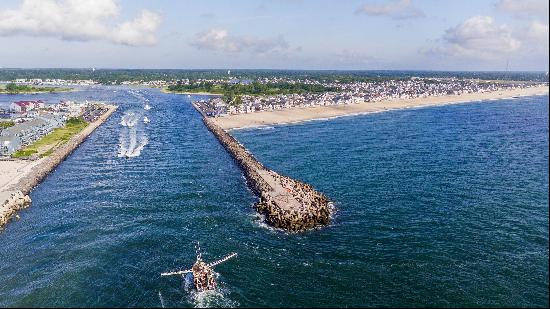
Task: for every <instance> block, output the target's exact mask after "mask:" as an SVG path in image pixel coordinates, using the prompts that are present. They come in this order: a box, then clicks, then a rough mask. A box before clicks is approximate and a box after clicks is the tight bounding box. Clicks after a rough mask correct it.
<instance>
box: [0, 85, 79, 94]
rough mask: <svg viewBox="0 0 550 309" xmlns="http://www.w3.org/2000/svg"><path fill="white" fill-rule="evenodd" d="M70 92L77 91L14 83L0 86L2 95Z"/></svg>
mask: <svg viewBox="0 0 550 309" xmlns="http://www.w3.org/2000/svg"><path fill="white" fill-rule="evenodd" d="M69 91H75V89H74V88H62V87H34V86H29V85H16V84H13V83H10V84H6V85H3V86H0V94H39V93H55V92H69Z"/></svg>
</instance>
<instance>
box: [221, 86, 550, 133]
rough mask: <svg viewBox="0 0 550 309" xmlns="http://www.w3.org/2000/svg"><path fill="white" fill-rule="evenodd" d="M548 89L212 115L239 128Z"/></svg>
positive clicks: (538, 89) (538, 92)
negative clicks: (219, 115)
mask: <svg viewBox="0 0 550 309" xmlns="http://www.w3.org/2000/svg"><path fill="white" fill-rule="evenodd" d="M547 93H548V86H537V87H530V88H522V89H512V90H500V91H495V92H485V93H469V94H462V95H449V96H438V97H435V96H434V97H427V98H416V99H409V100H388V101H380V102H362V103H355V104H346V105H330V106H316V107H303V108H298V107H296V108H288V109H282V110H276V111H262V112H255V113H249V114H238V115H230V116H225V117H219V118H215V119H214V120H215V122H216V123H217V124H218V125H219V126H220V127H222V128H223V129H239V128H248V127H258V126H268V125H275V124H283V123H294V122H301V121H307V120H313V119H324V118H334V117H342V116H349V115H357V114H366V113H374V112H382V111H388V110H395V109H403V108H415V107H424V106H436V105H445V104H458V103H466V102H474V101H481V100H497V99H504V98H511V97H515V96H532V95H542V94H547Z"/></svg>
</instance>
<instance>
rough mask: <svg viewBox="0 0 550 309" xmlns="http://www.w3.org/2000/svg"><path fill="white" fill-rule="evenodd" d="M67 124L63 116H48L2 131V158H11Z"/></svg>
mask: <svg viewBox="0 0 550 309" xmlns="http://www.w3.org/2000/svg"><path fill="white" fill-rule="evenodd" d="M64 123H65V118H64V117H63V116H62V115H54V114H47V115H42V116H39V117H36V118H33V119H32V120H29V121H26V122H22V123H18V124H16V125H14V126H12V127H9V128H6V129H3V130H2V131H0V156H9V155H11V154H12V153H14V152H15V151H17V150H19V149H20V148H21V147H24V146H27V145H30V144H32V143H33V142H35V141H36V140H38V139H39V138H41V137H43V136H45V135H46V134H48V133H50V132H51V131H52V130H53V129H55V128H58V127H61V126H62V125H63V124H64Z"/></svg>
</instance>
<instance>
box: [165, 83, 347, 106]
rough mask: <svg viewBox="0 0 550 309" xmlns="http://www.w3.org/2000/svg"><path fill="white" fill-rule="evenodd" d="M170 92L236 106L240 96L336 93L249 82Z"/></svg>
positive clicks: (311, 86)
mask: <svg viewBox="0 0 550 309" xmlns="http://www.w3.org/2000/svg"><path fill="white" fill-rule="evenodd" d="M167 90H168V91H170V92H176V93H210V94H220V95H223V99H224V101H225V102H233V104H236V105H238V104H239V102H240V96H241V95H253V96H256V95H257V96H261V95H277V94H302V93H323V92H327V91H337V88H335V87H326V86H323V85H318V84H304V83H288V82H279V83H267V84H262V83H258V82H250V83H248V84H240V83H239V84H214V83H210V82H205V83H195V84H182V83H178V84H176V85H171V86H168V87H167Z"/></svg>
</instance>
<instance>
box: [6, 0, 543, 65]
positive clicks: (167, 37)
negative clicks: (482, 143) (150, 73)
mask: <svg viewBox="0 0 550 309" xmlns="http://www.w3.org/2000/svg"><path fill="white" fill-rule="evenodd" d="M507 65H508V67H509V69H510V70H542V71H547V70H548V0H487V1H479V0H478V1H464V0H460V1H459V0H448V1H441V0H440V1H435V0H247V1H245V0H241V1H221V0H202V1H191V0H179V1H176V0H160V1H146V0H132V1H129V0H120V1H117V0H94V1H90V0H24V1H21V0H2V2H0V67H97V68H100V67H101V68H106V67H108V68H179V69H186V68H187V69H194V68H224V69H225V68H266V69H357V70H362V69H423V70H505V69H506V67H507Z"/></svg>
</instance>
